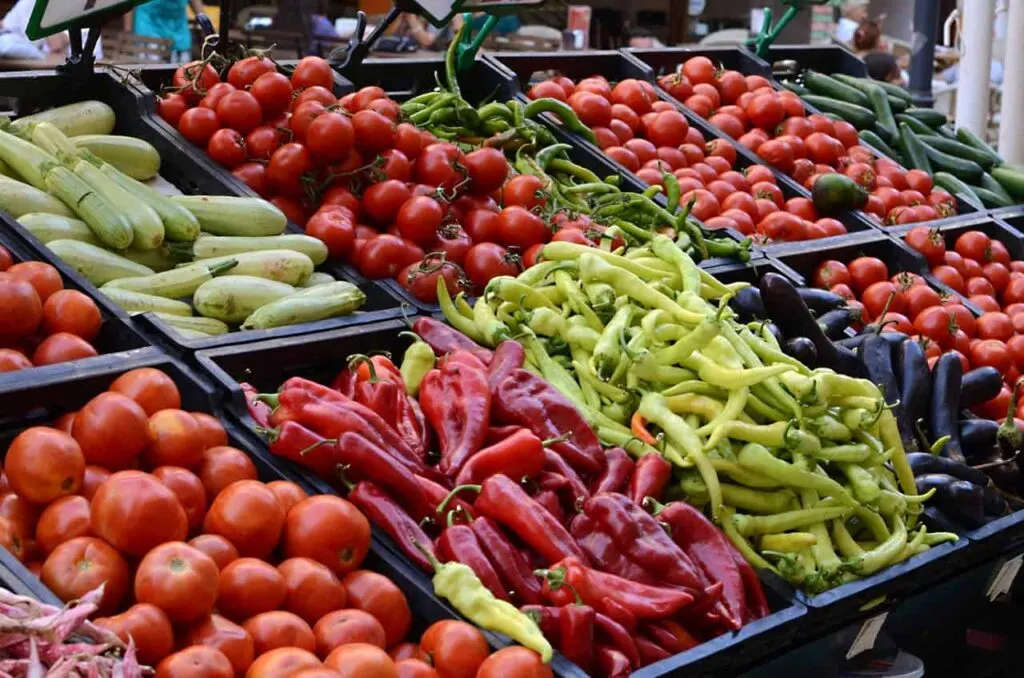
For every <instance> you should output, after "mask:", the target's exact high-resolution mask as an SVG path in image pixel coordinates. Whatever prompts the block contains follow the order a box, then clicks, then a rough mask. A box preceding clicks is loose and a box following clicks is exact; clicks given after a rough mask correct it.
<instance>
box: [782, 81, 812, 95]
mask: <svg viewBox="0 0 1024 678" xmlns="http://www.w3.org/2000/svg"><path fill="white" fill-rule="evenodd" d="M782 86H783V87H785V88H786V89H788V90H789V91H790V92H793V93H795V94H799V95H800V96H804V95H805V94H811V90H809V89H807V88H806V87H804V86H803V85H801V84H800V83H797V82H793V81H792V80H783V81H782Z"/></svg>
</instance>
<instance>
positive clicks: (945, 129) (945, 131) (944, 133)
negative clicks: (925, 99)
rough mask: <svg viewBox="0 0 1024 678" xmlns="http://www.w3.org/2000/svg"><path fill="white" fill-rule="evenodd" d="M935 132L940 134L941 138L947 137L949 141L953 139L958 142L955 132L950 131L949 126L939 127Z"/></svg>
mask: <svg viewBox="0 0 1024 678" xmlns="http://www.w3.org/2000/svg"><path fill="white" fill-rule="evenodd" d="M935 131H936V132H938V133H939V136H940V137H946V138H947V139H952V140H953V141H956V140H957V138H956V134H955V133H954V132H953V130H951V129H949V125H943V126H942V127H938V128H936V130H935Z"/></svg>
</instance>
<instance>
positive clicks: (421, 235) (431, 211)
mask: <svg viewBox="0 0 1024 678" xmlns="http://www.w3.org/2000/svg"><path fill="white" fill-rule="evenodd" d="M444 217H445V210H444V208H443V207H441V205H440V204H439V203H438V202H437V201H436V200H434V199H433V198H428V197H427V196H425V195H418V196H414V197H412V198H410V199H409V200H407V201H406V202H405V203H404V204H403V205H402V207H401V208H400V209H399V210H398V216H397V217H396V219H395V223H396V224H397V226H398V231H399V233H401V235H402V237H403V238H406V239H407V240H411V241H413V242H415V243H417V244H418V245H422V246H423V247H427V246H429V245H430V244H431V243H433V242H434V241H435V240H436V239H437V235H438V229H439V228H441V223H442V222H443V221H444Z"/></svg>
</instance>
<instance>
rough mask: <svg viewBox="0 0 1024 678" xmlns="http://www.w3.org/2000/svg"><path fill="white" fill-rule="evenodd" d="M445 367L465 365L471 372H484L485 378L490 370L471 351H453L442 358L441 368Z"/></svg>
mask: <svg viewBox="0 0 1024 678" xmlns="http://www.w3.org/2000/svg"><path fill="white" fill-rule="evenodd" d="M445 365H463V366H465V367H468V368H470V369H471V370H476V371H477V372H482V373H483V374H484V376H485V377H486V375H487V369H488V368H487V363H485V362H484V361H482V360H480V358H479V357H478V356H477V355H476V354H475V353H472V352H470V351H452V352H451V353H449V354H448V355H446V356H445V357H444V358H442V360H441V364H440V367H442V368H443V367H444V366H445Z"/></svg>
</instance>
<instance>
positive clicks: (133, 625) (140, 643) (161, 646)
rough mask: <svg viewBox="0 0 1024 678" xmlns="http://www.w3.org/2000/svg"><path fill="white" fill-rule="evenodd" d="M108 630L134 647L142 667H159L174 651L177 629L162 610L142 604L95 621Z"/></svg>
mask: <svg viewBox="0 0 1024 678" xmlns="http://www.w3.org/2000/svg"><path fill="white" fill-rule="evenodd" d="M93 623H94V624H96V625H97V626H101V627H103V628H105V629H109V630H110V631H112V632H114V634H116V635H117V637H118V638H120V639H121V640H122V641H124V642H125V643H127V642H128V641H129V638H130V639H131V641H132V642H133V643H134V644H135V652H136V655H137V657H138V659H139V662H140V663H142V664H148V665H149V666H156V664H157V663H158V662H159V661H160V660H161V659H163V658H164V657H166V656H167V655H169V654H171V653H172V652H173V651H174V629H172V628H171V622H170V620H169V619H168V618H167V615H166V614H164V613H163V610H161V609H160V608H159V607H156V606H154V605H147V604H145V603H139V604H136V605H132V606H131V607H130V608H128V609H127V610H125V611H124V612H122V613H121V614H118V615H114V616H113V617H101V618H99V619H95V620H94V621H93Z"/></svg>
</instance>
